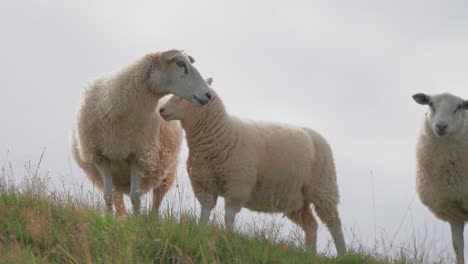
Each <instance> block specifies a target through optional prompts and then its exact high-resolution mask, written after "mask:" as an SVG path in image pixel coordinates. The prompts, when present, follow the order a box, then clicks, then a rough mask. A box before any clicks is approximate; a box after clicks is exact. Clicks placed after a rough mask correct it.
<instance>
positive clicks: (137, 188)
mask: <svg viewBox="0 0 468 264" xmlns="http://www.w3.org/2000/svg"><path fill="white" fill-rule="evenodd" d="M143 173H144V170H143V168H141V166H139V165H138V163H137V162H135V161H132V162H131V163H130V201H132V206H133V213H134V214H140V212H141V178H142V177H143Z"/></svg>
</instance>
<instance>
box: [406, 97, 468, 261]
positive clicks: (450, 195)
mask: <svg viewBox="0 0 468 264" xmlns="http://www.w3.org/2000/svg"><path fill="white" fill-rule="evenodd" d="M413 99H414V100H415V101H416V102H417V103H418V104H422V105H429V112H428V113H427V114H426V117H425V120H424V125H423V128H422V131H421V134H420V136H419V141H418V144H417V151H416V160H417V175H416V190H417V192H418V195H419V198H420V199H421V201H422V203H423V204H424V205H426V206H427V207H428V208H429V210H431V211H432V213H433V214H434V215H435V216H436V217H438V218H440V219H441V220H444V221H448V222H449V224H450V228H451V232H452V243H453V248H454V250H455V254H456V258H457V263H459V264H460V263H464V256H463V255H464V253H463V243H464V242H463V228H464V225H465V221H467V220H468V115H467V112H466V111H465V110H468V101H465V100H463V99H462V98H460V97H457V96H454V95H451V94H448V93H444V94H438V95H431V96H430V95H426V94H423V93H419V94H415V95H413Z"/></svg>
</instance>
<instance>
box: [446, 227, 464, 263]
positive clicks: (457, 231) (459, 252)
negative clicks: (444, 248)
mask: <svg viewBox="0 0 468 264" xmlns="http://www.w3.org/2000/svg"><path fill="white" fill-rule="evenodd" d="M449 223H450V229H451V231H452V244H453V249H454V250H455V255H456V256H457V264H463V263H465V257H464V245H463V244H464V243H463V229H464V227H465V222H458V221H450V222H449Z"/></svg>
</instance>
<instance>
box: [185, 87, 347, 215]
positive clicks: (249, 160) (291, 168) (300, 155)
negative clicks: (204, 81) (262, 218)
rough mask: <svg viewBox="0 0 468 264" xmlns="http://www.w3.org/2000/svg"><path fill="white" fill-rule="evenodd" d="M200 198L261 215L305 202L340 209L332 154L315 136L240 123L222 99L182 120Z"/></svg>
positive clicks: (189, 164) (265, 124)
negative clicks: (225, 202) (226, 201)
mask: <svg viewBox="0 0 468 264" xmlns="http://www.w3.org/2000/svg"><path fill="white" fill-rule="evenodd" d="M181 124H182V127H183V128H184V130H185V132H186V139H187V144H188V147H189V157H188V160H187V168H188V173H189V177H190V180H191V183H192V187H193V190H194V192H195V195H197V198H199V199H203V198H202V196H203V194H204V193H205V192H208V193H211V194H213V195H215V196H222V197H225V198H226V199H229V200H230V201H231V203H233V202H234V203H237V206H239V207H246V208H249V209H252V210H255V211H260V212H283V213H285V214H289V213H291V212H294V211H297V210H300V209H301V208H303V206H304V203H305V202H313V201H317V202H320V201H322V200H327V201H326V204H332V205H336V204H338V200H339V195H338V187H337V182H336V174H335V166H334V162H333V157H332V152H331V149H330V147H329V145H328V144H327V142H326V140H325V139H324V138H323V137H322V136H321V135H320V134H318V133H317V132H315V131H314V130H311V129H309V128H302V127H294V126H288V125H282V124H275V123H269V122H256V121H249V120H241V119H239V118H236V117H233V116H230V115H228V114H227V112H226V109H225V107H224V105H223V103H222V101H221V99H220V98H219V96H218V95H217V94H216V93H215V92H214V91H212V101H211V103H209V104H208V105H206V106H204V107H202V108H200V109H195V110H194V111H192V112H191V113H190V118H187V119H186V120H181Z"/></svg>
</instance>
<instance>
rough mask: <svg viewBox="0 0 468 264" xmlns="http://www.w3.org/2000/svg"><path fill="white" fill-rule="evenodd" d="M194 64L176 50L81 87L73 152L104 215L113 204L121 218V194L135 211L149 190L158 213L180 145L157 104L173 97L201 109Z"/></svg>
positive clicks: (203, 91) (203, 94)
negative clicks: (101, 203)
mask: <svg viewBox="0 0 468 264" xmlns="http://www.w3.org/2000/svg"><path fill="white" fill-rule="evenodd" d="M193 62H194V60H193V58H192V57H190V56H188V55H186V54H185V53H183V52H182V51H179V50H168V51H164V52H156V53H150V54H147V55H145V56H144V57H142V58H140V59H139V60H137V61H136V62H134V63H132V64H130V65H128V66H126V67H124V68H123V69H121V70H120V71H118V72H115V73H113V74H109V75H106V76H104V77H100V78H98V79H96V80H94V81H93V82H92V83H91V84H89V85H88V86H87V88H86V89H85V91H84V96H83V100H82V102H81V105H80V107H79V109H78V112H77V117H76V123H75V126H74V128H73V131H72V138H71V148H72V153H73V157H74V159H75V161H76V162H77V164H78V165H79V166H80V167H81V168H82V169H83V170H84V172H85V174H86V175H87V176H88V178H89V179H91V180H92V181H93V183H95V184H96V186H97V187H98V188H99V189H101V190H104V200H105V204H106V208H107V212H108V213H112V209H113V208H112V204H113V202H114V203H115V205H116V210H117V212H118V213H119V214H122V213H124V212H125V207H124V204H123V193H125V194H129V195H130V199H131V201H132V206H133V209H134V212H135V213H139V212H140V196H141V194H142V193H145V192H147V191H148V190H150V189H152V188H155V189H154V191H153V193H154V197H153V209H154V210H155V212H157V210H158V208H159V205H160V202H161V199H162V197H163V196H164V194H165V192H166V191H167V189H168V188H169V187H170V186H171V184H172V181H173V180H174V177H175V173H176V165H177V156H178V152H179V147H180V144H181V128H180V126H179V125H177V124H169V123H167V122H165V121H163V120H161V117H160V116H159V114H157V106H158V102H159V100H160V99H161V98H162V97H163V96H165V95H167V94H169V93H172V94H176V95H178V96H180V97H183V98H186V99H187V100H189V101H190V102H191V103H193V104H196V105H199V106H201V105H204V104H206V103H208V102H209V100H210V97H211V95H210V92H209V87H208V85H207V84H206V83H205V81H204V79H203V78H202V77H201V75H200V74H199V72H198V71H197V69H196V68H195V67H193V66H192V63H193ZM114 190H115V197H114Z"/></svg>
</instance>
